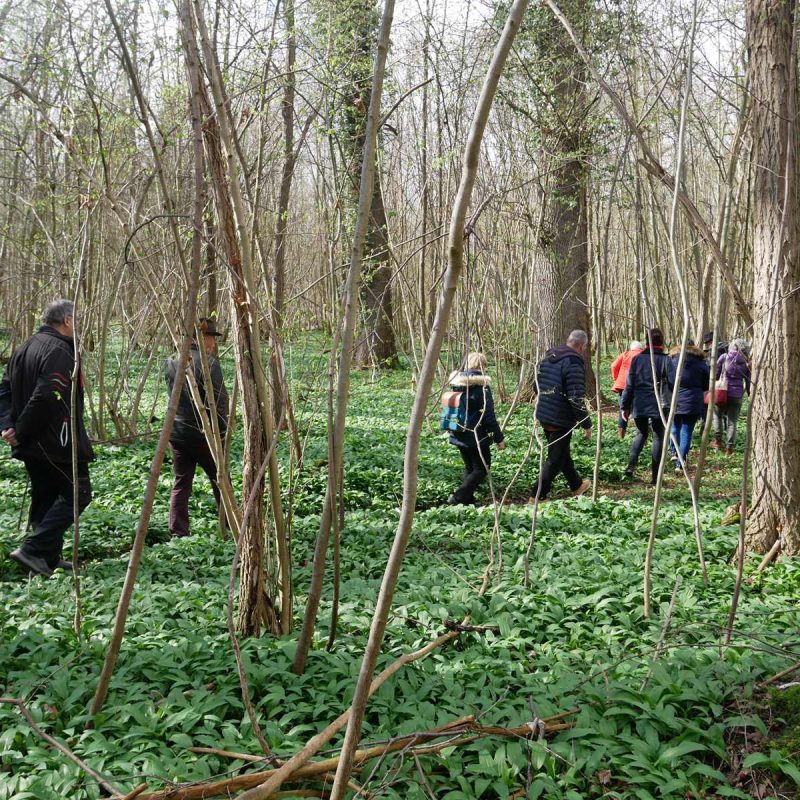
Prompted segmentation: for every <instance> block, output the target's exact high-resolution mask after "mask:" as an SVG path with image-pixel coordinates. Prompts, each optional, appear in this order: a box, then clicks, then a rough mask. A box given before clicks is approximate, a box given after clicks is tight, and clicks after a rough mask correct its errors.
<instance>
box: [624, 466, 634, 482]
mask: <svg viewBox="0 0 800 800" xmlns="http://www.w3.org/2000/svg"><path fill="white" fill-rule="evenodd" d="M624 474H625V477H626V478H627V480H629V481H632V480H633V470H632V469H631V468H630V467H628V468H627V469H626V470H625V473H624Z"/></svg>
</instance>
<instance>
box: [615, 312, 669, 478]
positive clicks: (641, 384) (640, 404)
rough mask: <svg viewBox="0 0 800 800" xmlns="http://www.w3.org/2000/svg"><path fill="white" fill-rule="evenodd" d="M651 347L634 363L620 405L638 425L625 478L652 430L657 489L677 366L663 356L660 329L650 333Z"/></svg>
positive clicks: (631, 469)
mask: <svg viewBox="0 0 800 800" xmlns="http://www.w3.org/2000/svg"><path fill="white" fill-rule="evenodd" d="M647 343H648V346H647V347H646V348H645V349H644V350H642V352H641V353H639V355H638V356H636V358H634V359H633V361H632V362H631V368H630V370H629V371H628V380H627V382H626V383H625V390H624V391H623V392H622V400H621V401H620V404H621V407H622V413H623V415H624V416H625V417H626V418H628V417H630V416H632V417H633V421H634V422H635V423H636V430H637V434H636V438H635V439H634V440H633V444H632V445H631V453H630V456H629V458H628V466H627V468H626V469H625V475H626V476H627V477H629V478H632V477H633V473H634V471H635V470H636V465H637V464H638V463H639V456H640V455H641V453H642V450H643V449H644V446H645V443H646V442H647V437H648V435H649V433H650V429H651V428H652V430H653V449H652V460H651V469H652V478H651V483H652V484H653V485H655V482H656V478H657V477H658V465H659V463H660V461H661V451H662V448H663V447H664V422H663V419H662V414H663V416H664V417H666V416H667V414H668V413H669V405H670V402H671V401H672V386H673V384H674V383H675V365H674V364H673V363H672V359H671V358H670V357H669V356H668V355H667V354H666V353H665V352H664V334H663V333H661V331H660V329H658V328H651V329H650V330H649V331H648V332H647Z"/></svg>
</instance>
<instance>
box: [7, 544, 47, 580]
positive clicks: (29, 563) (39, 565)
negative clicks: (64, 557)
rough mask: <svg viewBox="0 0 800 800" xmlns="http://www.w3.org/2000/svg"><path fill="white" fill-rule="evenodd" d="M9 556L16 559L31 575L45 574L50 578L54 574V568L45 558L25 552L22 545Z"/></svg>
mask: <svg viewBox="0 0 800 800" xmlns="http://www.w3.org/2000/svg"><path fill="white" fill-rule="evenodd" d="M8 557H9V558H10V559H12V561H16V562H17V564H19V565H20V566H21V567H22V568H23V569H24V570H25V571H26V572H27V573H29V574H30V575H44V576H45V577H46V578H49V577H50V576H51V575H52V574H53V570H51V569H50V567H48V566H47V562H46V561H45V560H44V559H43V558H39V557H38V556H29V555H28V554H27V553H23V552H22V548H20V547H18V548H17V549H16V550H13V551H12V552H11V553H9V554H8Z"/></svg>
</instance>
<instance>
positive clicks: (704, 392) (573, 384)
mask: <svg viewBox="0 0 800 800" xmlns="http://www.w3.org/2000/svg"><path fill="white" fill-rule="evenodd" d="M713 341H714V334H713V331H712V332H709V333H707V334H706V335H705V336H704V338H703V349H700V348H698V347H696V346H695V344H694V342H692V341H689V342H687V346H686V348H685V349H684V350H683V366H682V369H681V375H680V380H679V381H678V380H677V373H678V365H679V361H680V359H681V348H680V347H677V348H674V349H673V350H672V351H670V352H667V351H666V350H665V347H664V336H663V333H662V332H661V330H659V329H658V328H651V329H650V330H648V331H647V341H646V343H645V344H642V343H641V342H638V341H632V342H631V343H630V347H629V348H628V350H626V351H625V352H623V353H621V354H620V355H619V356H618V357H617V358H616V359H615V360H614V362H613V363H612V365H611V376H612V379H613V386H612V390H613V391H614V392H615V393H617V394H618V395H619V419H618V428H617V430H618V435H619V437H620V439H624V438H625V435H626V432H627V429H628V426H629V423H630V421H631V420H633V425H634V427H635V428H636V435H635V436H634V439H633V443H632V444H631V449H630V454H629V457H628V463H627V466H626V468H625V476H626V477H627V478H629V479H632V478H633V477H634V474H635V471H636V468H637V466H638V463H639V458H640V456H641V454H642V451H643V450H644V447H645V444H646V443H647V440H648V438H650V437H652V448H651V462H650V481H651V483H652V484H655V483H656V480H657V477H658V470H659V466H660V463H661V456H662V452H663V447H664V443H665V438H666V437H665V428H666V422H667V420H668V417H669V411H670V405H671V403H672V398H673V393H675V392H677V400H676V406H675V414H674V417H673V424H672V429H671V435H670V436H669V437H668V438H669V447H670V452H671V456H672V461H673V463H674V469H675V471H676V472H682V471H683V470H684V468H685V466H686V464H687V459H688V456H689V451H690V450H691V447H692V436H693V434H694V431H695V428H696V426H697V423H698V421H699V420H701V419H703V418H705V415H706V408H707V405H706V404H707V402H709V396H710V392H709V384H710V376H711V368H712V366H713V367H714V368H715V370H716V372H715V385H716V389H715V393H714V395H713V398H712V399H711V402H712V403H713V405H714V439H713V440H712V443H711V446H712V447H713V448H715V449H718V450H721V449H722V448H723V447H724V449H725V453H726V454H727V455H731V454H732V453H733V451H734V447H735V443H736V428H737V422H738V419H739V414H740V411H741V408H742V400H743V397H744V395H745V393H749V391H750V366H749V362H748V359H747V356H748V352H749V347H748V345H747V343H746V342H745V341H743V340H742V339H734V340H733V341H732V342H731V343H730V345H726V344H724V343H721V344H718V345H717V348H716V350H715V352H714V353H713V355H712V353H711V348H712V346H713ZM587 347H588V336H587V334H586V332H585V331H582V330H574V331H572V333H570V335H569V337H568V338H567V341H566V343H565V344H564V345H561V346H558V347H554V348H552V349H550V350H548V351H547V352H546V353H545V356H544V358H543V359H542V361H541V362H540V364H539V366H538V370H537V375H536V386H535V389H536V394H537V395H538V402H537V406H536V419H537V420H538V421H539V424H540V425H541V427H542V430H543V432H544V438H545V441H546V443H547V452H546V455H545V457H544V458H543V459H542V464H541V469H540V471H539V476H538V477H537V478H536V480H535V481H534V484H533V487H532V488H531V491H530V502H537V501H542V500H546V499H547V497H548V495H549V493H550V491H551V489H552V486H553V481H554V480H555V479H556V477H557V476H558V475H563V476H564V479H565V480H566V482H567V485H568V487H569V490H570V493H571V494H572V495H573V496H579V495H581V494H584V493H585V492H586V491H588V489H589V488H590V486H591V482H590V481H589V480H588V479H586V478H583V477H582V476H581V475H580V474H579V473H578V471H577V469H576V467H575V463H574V461H573V459H572V454H571V441H572V435H573V432H574V431H576V430H578V429H581V430H582V431H583V435H584V436H585V437H586V438H589V437H590V436H591V427H592V422H591V417H590V415H589V412H588V410H587V407H586V362H585V353H586V350H587ZM486 363H487V362H486V357H485V356H484V355H483V354H482V353H470V355H469V356H468V358H467V364H466V367H467V368H466V370H464V371H462V372H455V373H453V374H452V375H451V376H450V381H449V382H450V385H451V388H452V392H450V393H448V394H447V396H446V398H445V400H444V403H445V409H444V411H443V415H442V427H443V428H445V429H447V430H449V431H450V437H449V441H450V443H451V444H453V445H455V446H456V447H458V449H459V453H460V455H461V457H462V460H463V461H464V472H463V475H462V481H461V485H460V486H459V487H458V488H457V489H456V490H455V491H454V492H453V493H452V494H451V495H450V496H449V497H448V498H447V503H448V504H450V505H456V504H472V503H474V501H475V490H476V489H477V487H478V486H479V485H480V484H481V483H482V482H483V480H484V479H485V478H486V475H487V473H488V471H489V468H490V466H491V444H492V443H493V442H494V443H496V444H497V445H498V449H503V448H504V447H505V442H504V436H503V431H502V429H501V427H500V425H499V423H498V422H497V418H496V416H495V411H494V400H493V397H492V392H491V388H490V385H491V380H490V378H489V376H488V375H486ZM453 395H457V403H458V404H459V405H460V406H462V413H461V415H460V417H459V416H458V415H457V414H455V413H454V412H453V411H452V408H454V407H456V404H455V402H454V400H453ZM454 419H456V420H457V422H455V423H454V422H453V420H454ZM723 435H724V436H725V443H724V445H723Z"/></svg>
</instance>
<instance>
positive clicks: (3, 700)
mask: <svg viewBox="0 0 800 800" xmlns="http://www.w3.org/2000/svg"><path fill="white" fill-rule="evenodd" d="M0 705H4V706H16V707H17V708H18V709H19V713H20V714H22V716H23V717H24V718H25V722H27V723H28V725H30V727H31V730H32V731H33V732H34V733H35V734H36V735H37V736H39V737H40V738H41V739H44V741H46V742H47V743H48V744H49V745H51V746H52V747H55V749H56V750H58V751H59V752H60V753H63V754H64V755H65V756H66V757H67V758H68V759H69V760H70V761H72V763H73V764H77V766H78V767H80V768H81V769H82V770H83V771H84V772H85V773H86V774H87V775H88V776H89V777H90V778H92V779H93V780H94V781H96V782H97V783H98V784H100V786H102V787H103V788H104V789H105V790H106V791H107V792H108V793H109V794H110V795H111V796H112V797H122V792H121V791H120V790H119V789H117V788H116V787H115V786H114V785H113V784H111V783H109V782H108V781H107V780H106V779H105V778H104V777H103V776H102V775H101V774H100V773H99V772H95V770H93V769H92V768H91V767H90V766H89V765H88V764H87V763H86V762H85V761H82V760H81V759H80V758H78V756H76V755H75V753H73V752H72V750H70V749H69V748H68V747H67V746H66V745H64V744H61V742H59V741H58V740H57V739H54V738H53V737H52V736H50V735H49V734H47V733H45V732H44V731H43V730H42V729H41V728H40V727H39V726H38V725H37V724H36V721H35V720H34V719H33V717H32V716H31V713H30V711H28V708H27V706H26V705H25V703H24V702H23V701H22V700H19V699H18V698H16V697H0ZM134 796H135V795H134Z"/></svg>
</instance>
